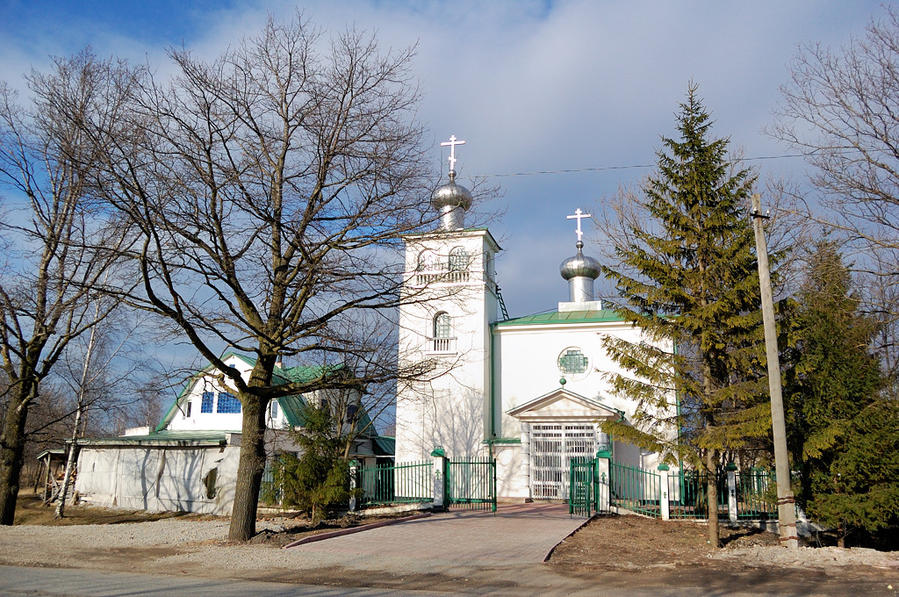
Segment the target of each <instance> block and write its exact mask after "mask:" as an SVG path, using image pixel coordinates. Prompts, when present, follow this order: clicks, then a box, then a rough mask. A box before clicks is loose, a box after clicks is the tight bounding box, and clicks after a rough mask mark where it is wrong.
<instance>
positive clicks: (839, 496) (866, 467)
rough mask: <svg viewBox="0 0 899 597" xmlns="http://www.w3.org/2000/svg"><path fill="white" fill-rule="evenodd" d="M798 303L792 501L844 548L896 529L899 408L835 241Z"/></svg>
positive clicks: (818, 253)
mask: <svg viewBox="0 0 899 597" xmlns="http://www.w3.org/2000/svg"><path fill="white" fill-rule="evenodd" d="M797 299H798V304H797V306H796V311H797V314H796V316H795V323H794V327H793V335H794V342H793V343H792V344H793V348H792V349H791V351H790V352H791V353H792V355H791V356H792V358H791V360H792V362H793V366H792V368H791V371H790V375H788V382H787V392H786V397H787V412H788V422H789V435H790V447H791V452H792V457H793V463H794V467H796V468H798V469H799V471H800V477H801V490H800V492H799V496H798V497H799V502H800V504H801V505H802V507H803V508H805V509H806V511H807V512H808V514H809V516H810V517H811V518H812V519H813V520H815V521H817V522H820V523H823V524H825V525H828V526H832V527H835V528H836V529H837V532H838V541H839V543H840V545H841V546H843V545H844V544H845V540H846V537H847V536H848V535H849V534H850V533H851V532H852V531H853V530H854V529H859V528H860V529H865V530H867V531H876V530H878V529H881V528H884V527H886V526H887V525H890V524H892V525H895V524H897V522H899V517H897V515H896V512H899V430H897V429H899V410H897V406H899V403H897V401H896V400H890V399H886V398H884V397H883V396H882V395H881V391H882V389H883V388H884V376H883V375H882V373H881V368H880V362H879V360H878V357H877V355H875V354H874V353H873V352H872V350H871V345H872V343H873V340H874V336H875V334H876V333H877V323H876V322H875V321H874V320H873V319H872V318H870V317H867V316H865V315H863V314H862V313H860V311H859V299H858V298H857V297H856V296H854V293H853V283H852V277H851V275H850V273H849V270H848V268H847V267H846V266H845V265H844V263H843V261H842V258H841V256H840V253H839V251H838V250H837V247H836V245H835V244H834V243H833V242H830V241H824V242H821V243H819V244H818V246H817V247H815V251H814V252H813V254H812V255H811V258H810V260H809V263H808V266H807V267H806V272H805V280H804V282H803V285H802V287H801V288H800V291H799V293H798V296H797Z"/></svg>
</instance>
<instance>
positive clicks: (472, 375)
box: [396, 137, 676, 499]
mask: <svg viewBox="0 0 899 597" xmlns="http://www.w3.org/2000/svg"><path fill="white" fill-rule="evenodd" d="M460 143H461V142H459V141H456V140H455V138H454V137H453V138H451V140H450V143H447V144H446V145H450V146H451V149H450V171H449V182H448V183H447V184H444V185H442V186H440V187H439V188H438V189H437V190H436V191H435V192H434V194H433V196H432V198H431V205H432V207H433V208H434V209H436V210H438V211H439V213H440V224H439V227H438V228H437V229H436V230H435V231H433V232H429V233H425V234H417V235H412V236H408V237H406V239H405V241H406V261H405V262H406V275H405V282H404V284H405V292H406V295H407V296H408V297H414V300H409V301H407V302H406V304H405V305H404V306H402V307H401V309H400V326H399V359H400V365H401V366H403V365H409V364H412V363H415V362H421V361H423V360H430V361H431V362H432V363H433V364H434V365H435V367H436V369H437V370H438V371H442V372H443V373H442V374H439V375H435V377H434V379H433V380H432V381H429V382H426V383H418V384H403V385H401V386H398V387H397V407H396V461H397V463H402V462H408V461H416V460H423V459H425V458H427V457H428V456H429V454H430V453H431V452H432V450H434V449H435V448H438V447H439V448H442V449H443V450H444V452H445V453H446V455H447V456H448V457H450V458H466V457H481V458H483V457H493V458H495V459H496V477H497V489H496V491H497V495H498V497H499V498H507V499H512V498H514V499H521V498H532V499H565V498H566V497H567V495H568V493H567V492H568V472H569V462H570V460H571V458H573V457H593V456H594V455H595V454H596V452H597V451H599V450H605V449H611V451H612V454H613V459H614V460H615V461H616V462H619V463H623V464H628V465H631V466H637V467H640V468H644V469H655V468H656V466H657V464H659V457H658V455H657V454H655V453H647V452H645V451H641V450H640V449H639V448H637V447H636V446H633V445H630V444H627V443H624V442H621V441H617V440H615V438H609V437H608V436H607V435H605V434H604V433H602V432H601V431H600V428H599V425H600V424H601V422H602V421H604V420H606V419H619V420H621V419H623V420H624V421H630V420H631V417H632V416H633V414H634V411H635V407H636V405H635V403H634V402H632V401H631V400H629V399H628V398H626V397H623V396H619V395H616V394H615V393H614V392H613V391H612V388H611V385H610V383H609V382H608V381H607V378H606V375H605V374H607V373H610V372H616V371H621V369H620V368H619V366H618V364H617V363H616V362H615V361H613V360H612V359H611V358H610V357H609V356H608V354H607V353H606V351H605V349H604V347H603V339H604V338H605V337H607V336H615V337H619V338H623V339H626V340H628V341H630V342H635V343H638V342H642V341H645V339H644V338H643V337H642V335H641V331H640V330H639V329H638V328H635V327H634V326H633V325H632V324H630V323H627V322H625V321H623V320H622V318H621V317H620V316H619V315H618V314H617V313H616V312H615V311H614V310H611V309H604V308H603V304H602V302H601V301H599V300H596V298H595V296H594V292H593V286H594V281H595V279H596V278H597V277H598V276H599V273H600V266H599V263H598V262H597V261H596V260H595V259H593V258H591V257H588V256H586V255H585V254H584V253H583V247H584V244H583V241H582V231H581V219H582V218H584V217H588V215H587V214H583V213H581V210H577V212H576V213H575V214H574V215H571V216H568V217H569V218H570V219H576V220H577V230H576V234H577V243H576V254H575V255H574V256H572V257H569V258H568V259H565V260H564V261H563V262H562V264H561V276H562V278H563V280H564V281H567V284H568V290H567V294H568V297H567V300H564V301H561V302H559V303H558V307H557V309H555V310H553V311H550V312H544V313H538V314H535V315H528V316H524V317H517V318H512V319H510V318H504V317H503V316H502V312H503V311H504V310H505V309H504V308H502V307H501V304H502V299H501V297H500V295H499V289H498V287H497V283H496V269H495V268H496V257H497V255H498V253H499V252H500V251H501V248H500V246H499V244H498V243H497V242H496V240H495V239H494V238H493V236H492V235H491V234H490V231H489V230H488V229H486V228H466V227H465V224H464V217H465V212H466V210H467V209H468V208H469V207H470V206H471V202H472V196H471V193H470V192H469V191H468V189H466V188H465V187H463V186H462V185H460V184H458V183H457V182H456V173H455V170H454V164H455V161H456V160H455V152H454V149H455V145H458V144H460ZM563 280H560V281H559V290H560V294H562V293H563V292H564V286H563V285H564V281H563ZM662 348H668V349H670V348H671V347H670V346H669V347H662ZM671 408H672V409H674V408H676V406H675V405H674V400H672V407H671ZM667 432H668V433H671V434H672V435H673V434H676V430H668V431H667Z"/></svg>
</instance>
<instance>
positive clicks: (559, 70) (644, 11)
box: [0, 0, 882, 315]
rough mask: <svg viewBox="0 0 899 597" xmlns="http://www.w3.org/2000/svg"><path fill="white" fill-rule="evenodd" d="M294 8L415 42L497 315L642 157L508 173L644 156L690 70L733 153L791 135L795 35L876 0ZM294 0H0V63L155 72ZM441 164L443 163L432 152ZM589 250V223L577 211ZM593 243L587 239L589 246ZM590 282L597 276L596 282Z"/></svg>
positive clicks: (521, 299)
mask: <svg viewBox="0 0 899 597" xmlns="http://www.w3.org/2000/svg"><path fill="white" fill-rule="evenodd" d="M300 7H301V10H302V11H303V13H304V14H305V16H306V17H308V18H310V19H312V20H313V21H314V22H316V23H317V24H318V25H319V26H321V27H322V28H323V29H325V30H326V31H340V30H342V29H343V28H345V27H347V26H353V25H355V26H356V27H359V28H368V29H374V30H376V31H377V32H378V35H379V39H380V41H381V44H382V46H384V47H393V48H400V47H405V46H408V45H410V44H414V43H416V42H417V43H418V48H419V49H418V55H417V58H416V62H415V68H416V71H417V74H418V78H419V81H420V85H421V92H422V104H421V111H420V118H421V120H422V122H423V123H424V124H425V126H426V127H427V128H428V130H429V132H430V139H431V140H432V141H433V143H434V162H435V166H436V165H438V164H439V165H441V166H443V165H444V164H445V155H446V154H445V152H446V150H445V149H444V150H442V151H441V148H440V147H439V146H438V143H439V141H441V140H444V139H446V138H447V137H449V135H450V134H455V135H456V136H457V137H459V138H462V139H465V140H467V141H468V143H467V144H466V145H465V146H464V147H461V148H460V149H459V153H458V156H457V157H458V158H459V163H458V166H457V169H458V170H459V172H460V179H461V181H462V182H463V184H466V181H467V180H469V179H470V177H472V176H475V175H477V176H487V177H488V180H489V181H490V182H492V183H494V184H498V185H500V186H501V188H502V192H503V196H502V197H501V198H500V199H499V200H497V201H496V202H495V203H494V204H493V205H490V206H488V208H489V209H491V210H494V211H499V212H501V216H500V217H499V218H498V219H496V220H495V221H493V222H491V223H490V227H491V230H492V231H493V232H494V235H495V236H496V237H497V238H498V239H499V241H500V244H502V245H503V247H504V249H505V251H504V253H503V255H502V256H501V258H500V259H499V260H498V262H497V268H498V273H499V280H500V284H501V285H502V287H503V291H504V295H505V299H506V304H507V305H508V307H509V310H510V311H511V313H512V315H523V314H527V313H533V312H537V311H542V310H547V309H551V308H554V306H555V304H556V302H557V301H559V300H565V299H566V296H567V290H566V286H565V283H564V281H563V280H562V279H561V278H560V277H559V274H558V265H559V262H560V261H562V259H564V258H565V257H567V256H569V255H570V254H572V253H573V250H574V247H573V244H574V242H575V236H574V227H573V224H572V223H571V222H570V221H566V219H565V216H566V214H569V213H572V212H573V210H574V209H575V208H577V207H581V208H583V209H584V210H586V211H591V212H597V211H598V210H600V209H602V206H603V205H604V204H605V203H606V202H607V201H608V200H609V199H610V198H612V197H613V196H614V195H615V194H616V193H617V192H618V190H619V189H621V188H627V187H631V188H633V187H635V186H636V185H638V184H639V182H640V180H641V179H642V178H643V177H645V176H646V175H647V174H648V173H649V172H650V169H647V168H625V169H608V170H601V171H585V172H578V173H557V174H529V175H524V176H506V175H507V174H511V173H530V172H535V171H547V170H548V171H557V170H565V169H589V168H608V167H616V166H634V165H642V164H651V163H653V162H654V161H655V156H654V152H655V151H656V150H657V149H658V148H659V145H660V142H659V138H660V136H661V135H663V134H664V135H671V134H673V132H674V130H673V127H674V113H675V112H676V111H677V106H678V102H680V101H681V100H682V99H683V98H684V95H685V91H686V88H687V84H688V82H689V81H690V80H693V81H695V82H696V83H698V84H699V85H700V95H701V96H702V97H703V98H704V100H705V103H706V105H707V107H708V108H709V109H710V111H711V112H712V115H713V118H714V119H715V121H716V126H715V129H714V132H715V134H716V135H719V136H728V137H730V139H731V142H732V148H733V149H735V150H740V151H742V152H743V154H744V155H745V156H748V157H755V156H769V155H781V154H786V153H789V152H790V150H789V149H788V148H786V147H783V146H782V145H780V144H779V143H778V142H776V141H774V140H773V139H771V138H770V137H768V136H766V135H765V134H764V132H763V129H764V127H765V126H766V125H769V124H770V123H771V122H772V111H773V110H774V108H775V106H776V105H777V102H778V99H779V93H778V87H779V86H780V85H782V84H785V83H787V82H788V80H789V63H790V61H791V59H792V57H793V56H794V55H795V54H796V51H797V48H798V47H799V46H800V45H802V44H810V43H816V42H820V43H822V44H824V45H827V46H831V47H839V46H840V45H843V44H845V43H846V42H847V41H848V40H849V39H850V36H853V35H854V36H861V35H863V32H864V27H865V25H866V24H867V22H868V21H869V20H870V18H871V17H872V16H873V15H878V14H881V13H882V8H881V4H880V3H879V2H862V1H853V2H844V1H824V0H822V1H817V2H783V1H753V2H712V1H707V2H698V1H696V2H686V1H685V2H623V1H622V2H601V1H576V0H572V1H559V2H548V1H531V2H529V1H520V2H519V1H511V0H509V1H505V2H503V1H496V2H477V1H468V0H458V1H456V2H444V1H437V0H432V1H428V2H412V1H406V2H402V1H387V0H381V1H377V0H352V1H339V0H332V1H330V2H329V1H320V2H319V1H310V2H304V3H302V4H301V5H300ZM296 8H297V5H296V4H295V3H293V2H263V1H258V2H236V1H235V2H221V1H218V2H213V1H205V0H204V1H201V2H153V1H151V0H148V1H146V2H140V3H136V2H135V3H130V2H40V1H38V2H3V3H0V79H3V80H6V81H8V82H9V84H10V85H12V86H14V87H22V86H23V82H22V74H23V73H25V72H27V71H28V70H29V69H30V68H32V67H33V68H37V69H41V68H44V67H45V66H46V65H47V63H48V56H49V55H58V54H68V53H71V52H75V51H77V50H79V49H81V48H82V47H84V46H85V45H91V46H92V47H93V48H94V49H95V51H97V53H99V54H101V55H107V54H117V55H120V56H124V57H127V58H129V59H132V60H137V61H148V62H150V63H151V64H152V65H154V67H156V68H157V70H158V71H159V72H161V73H165V72H166V71H167V69H168V68H169V66H168V65H167V62H166V59H165V48H166V47H169V46H182V45H184V46H185V47H188V48H191V49H192V50H193V51H195V53H197V54H198V55H201V56H210V57H211V56H214V55H216V54H217V53H218V52H220V51H221V50H222V49H223V48H224V47H226V46H227V44H228V43H230V42H232V41H234V40H237V39H240V37H242V36H245V35H252V34H253V33H254V32H255V31H257V30H258V29H259V27H260V26H261V24H262V23H263V22H264V20H265V19H266V16H267V14H269V13H271V14H273V15H275V16H276V17H283V18H290V17H291V16H292V15H293V13H294V11H295V10H296ZM751 164H752V165H753V166H755V167H756V168H757V171H758V173H759V175H760V178H761V180H762V181H764V180H766V179H767V178H770V177H793V178H795V179H796V180H801V179H802V177H803V174H804V170H805V167H804V163H803V161H802V160H799V159H777V160H766V161H757V162H751ZM444 167H445V166H444ZM586 230H587V236H586V237H585V240H587V241H588V242H587V252H588V253H591V252H592V253H593V254H594V255H596V256H598V250H597V249H595V245H596V243H598V242H601V241H602V240H603V233H602V231H601V230H597V229H596V228H595V227H594V226H593V225H586ZM591 246H592V247H594V248H593V249H592V251H591ZM600 287H601V288H602V289H603V290H604V291H605V292H608V288H607V287H606V286H605V285H600Z"/></svg>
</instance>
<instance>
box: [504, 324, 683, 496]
mask: <svg viewBox="0 0 899 597" xmlns="http://www.w3.org/2000/svg"><path fill="white" fill-rule="evenodd" d="M607 336H613V337H617V338H622V339H624V340H627V341H629V342H635V343H636V342H640V341H642V340H644V338H643V337H642V335H641V333H640V330H639V329H636V328H634V327H632V326H631V325H629V324H623V323H621V322H595V323H568V324H548V325H522V326H508V327H506V326H503V327H497V328H495V330H494V350H495V358H494V361H493V373H494V396H495V399H494V417H495V430H496V435H497V437H498V438H502V439H506V440H516V439H518V440H520V441H521V443H520V444H504V445H503V444H501V445H498V446H496V450H495V454H496V458H497V491H498V494H499V496H500V497H506V498H525V497H529V492H528V479H529V475H528V470H529V464H530V463H529V458H530V452H529V445H528V436H527V427H526V426H527V423H526V422H522V421H521V420H519V419H516V418H515V417H513V416H511V415H509V414H508V412H509V411H510V410H512V409H514V408H515V407H517V406H520V405H523V404H526V403H528V402H531V401H533V400H535V399H536V398H539V397H541V396H544V395H546V394H549V393H551V392H553V391H555V390H559V389H560V388H564V389H565V390H567V391H570V392H573V393H575V394H579V395H581V396H584V397H586V398H589V399H592V400H594V401H596V402H599V403H601V404H603V405H605V406H607V407H610V408H613V409H617V410H619V411H622V412H624V415H625V418H627V419H631V417H632V415H633V413H634V412H635V409H636V404H635V403H634V402H633V401H631V400H629V399H628V398H627V397H624V396H618V395H615V394H614V393H613V392H612V389H611V386H610V384H609V382H608V381H607V380H606V379H605V378H604V374H607V373H626V371H624V370H623V369H622V368H621V367H619V366H618V364H617V363H616V362H615V361H613V360H612V359H611V358H610V357H609V356H608V354H607V353H606V350H605V348H604V347H603V339H604V338H605V337H607ZM573 347H576V348H579V349H580V350H581V352H582V353H583V354H584V355H585V356H587V358H588V359H589V363H588V366H587V370H586V372H585V373H583V374H577V375H568V374H564V373H562V371H560V369H559V367H558V359H559V356H560V355H561V354H562V353H563V352H564V351H565V350H567V349H569V348H573ZM666 348H668V349H670V346H667V347H666ZM562 377H564V378H565V380H566V383H565V384H564V385H563V384H561V383H560V379H561V378H562ZM675 408H676V407H675V405H674V397H673V396H672V403H671V407H670V413H671V414H673V412H674V410H675ZM584 414H585V413H584V409H583V408H582V407H576V406H574V405H572V404H566V403H562V402H560V403H557V404H552V405H549V406H548V407H546V408H544V409H542V410H541V415H544V416H546V417H547V418H551V419H552V421H554V422H563V423H564V422H566V421H570V422H573V421H583V420H584ZM596 420H597V421H598V420H599V417H597V419H596ZM666 432H667V433H669V434H671V435H672V437H674V436H675V435H676V430H675V429H668V430H666ZM614 450H615V460H616V461H617V462H621V463H623V464H629V465H632V466H642V467H644V468H650V469H654V468H655V466H656V465H657V464H658V456H657V455H656V454H645V453H643V452H642V451H641V450H639V449H638V448H636V447H635V446H631V445H628V444H624V443H622V442H617V441H616V442H615V445H614Z"/></svg>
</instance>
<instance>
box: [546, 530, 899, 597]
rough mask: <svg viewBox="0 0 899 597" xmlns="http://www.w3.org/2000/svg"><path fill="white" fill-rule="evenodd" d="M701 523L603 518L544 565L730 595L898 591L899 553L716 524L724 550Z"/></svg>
mask: <svg viewBox="0 0 899 597" xmlns="http://www.w3.org/2000/svg"><path fill="white" fill-rule="evenodd" d="M706 533H707V527H706V525H705V523H699V522H692V521H661V520H653V519H647V518H642V517H638V516H601V517H597V518H594V519H593V520H591V521H590V522H589V523H587V524H586V525H584V526H583V527H581V528H580V529H578V531H577V532H575V533H574V534H573V535H571V536H570V537H568V538H566V539H565V540H564V541H562V542H561V543H560V544H559V545H557V546H556V548H555V549H554V550H553V552H552V554H551V557H550V559H549V562H548V564H549V566H550V567H552V568H553V569H555V570H556V571H558V572H559V573H561V574H564V575H566V576H573V577H577V578H583V579H585V580H586V579H597V578H602V579H603V582H604V584H605V585H606V586H608V587H616V586H617V587H627V586H629V583H630V582H632V579H633V576H634V574H635V573H638V574H641V575H646V573H651V575H652V576H653V577H655V579H656V580H655V582H656V583H657V586H659V587H663V586H679V585H681V586H682V585H683V584H684V583H687V584H688V586H698V587H703V589H704V592H706V591H707V592H708V593H710V594H711V593H715V594H729V593H730V592H732V591H736V590H741V589H742V590H745V589H750V588H751V589H753V590H756V591H758V592H759V593H771V594H779V593H794V592H795V593H802V594H819V593H821V594H841V593H842V594H849V593H850V592H859V591H857V590H854V589H855V588H857V587H864V589H863V590H862V591H861V594H878V595H881V594H882V595H895V594H896V593H897V589H899V554H897V553H895V552H877V551H874V550H872V549H838V548H834V547H825V548H812V547H801V548H800V549H799V550H798V553H797V552H790V550H787V549H785V548H783V547H781V546H780V545H779V541H778V537H777V535H775V534H773V533H769V532H764V531H761V530H758V529H751V528H734V529H730V528H726V527H722V529H721V538H722V543H723V545H724V546H723V547H722V548H721V549H714V548H712V547H711V546H710V545H709V543H708V541H707V537H706Z"/></svg>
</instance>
